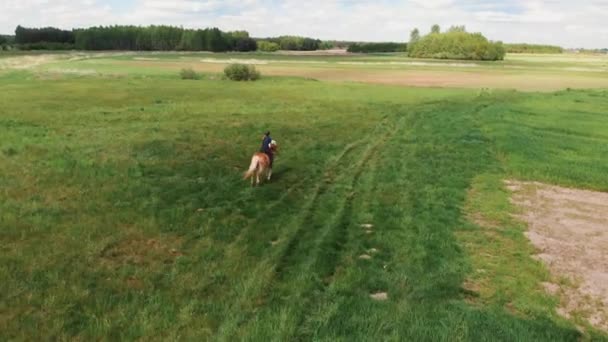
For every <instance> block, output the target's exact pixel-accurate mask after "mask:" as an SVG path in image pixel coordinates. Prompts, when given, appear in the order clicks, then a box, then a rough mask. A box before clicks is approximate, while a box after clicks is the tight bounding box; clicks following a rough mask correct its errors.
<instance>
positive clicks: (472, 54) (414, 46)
mask: <svg viewBox="0 0 608 342" xmlns="http://www.w3.org/2000/svg"><path fill="white" fill-rule="evenodd" d="M505 53H506V51H505V48H504V46H503V44H502V42H491V41H489V40H488V39H487V38H486V37H484V36H483V35H482V34H481V33H469V32H467V31H466V29H465V27H464V26H452V27H451V28H450V29H449V30H448V31H446V32H443V33H442V32H441V29H440V27H439V25H433V27H432V28H431V32H430V33H429V34H427V35H425V36H421V35H420V31H419V30H418V29H414V30H412V32H411V33H410V43H409V45H408V55H409V56H410V57H416V58H438V59H464V60H489V61H496V60H503V59H504V57H505Z"/></svg>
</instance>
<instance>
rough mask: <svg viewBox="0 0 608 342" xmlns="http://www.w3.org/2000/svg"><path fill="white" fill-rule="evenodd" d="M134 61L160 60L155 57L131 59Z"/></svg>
mask: <svg viewBox="0 0 608 342" xmlns="http://www.w3.org/2000/svg"><path fill="white" fill-rule="evenodd" d="M133 60H135V61H158V60H160V58H157V57H133Z"/></svg>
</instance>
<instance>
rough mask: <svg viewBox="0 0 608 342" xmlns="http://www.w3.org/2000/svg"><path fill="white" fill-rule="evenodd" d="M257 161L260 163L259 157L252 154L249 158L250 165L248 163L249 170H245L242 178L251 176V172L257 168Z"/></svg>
mask: <svg viewBox="0 0 608 342" xmlns="http://www.w3.org/2000/svg"><path fill="white" fill-rule="evenodd" d="M259 163H260V158H259V157H258V156H256V155H254V156H253V158H251V165H249V170H247V172H245V175H244V176H243V179H247V178H249V177H251V176H253V173H254V172H255V170H256V169H257V168H258V164H259Z"/></svg>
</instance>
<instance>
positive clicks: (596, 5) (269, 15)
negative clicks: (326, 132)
mask: <svg viewBox="0 0 608 342" xmlns="http://www.w3.org/2000/svg"><path fill="white" fill-rule="evenodd" d="M0 18H1V20H0V33H11V32H13V31H14V28H15V26H16V25H18V24H21V25H23V26H56V27H61V28H72V27H86V26H92V25H111V24H135V25H147V24H169V25H178V26H184V27H208V26H217V27H219V28H221V29H223V30H236V29H244V30H247V31H249V32H250V33H251V34H252V35H254V36H274V35H280V34H297V35H305V36H312V37H318V38H321V39H345V40H368V41H382V40H393V41H406V40H407V39H408V35H409V31H410V30H412V29H413V28H414V27H417V28H419V29H420V30H421V31H422V32H426V31H428V30H429V29H430V26H431V25H433V24H435V23H437V24H439V25H440V26H441V27H444V28H447V27H449V26H450V25H466V27H467V29H468V30H469V31H478V32H483V33H484V34H485V35H486V36H487V37H488V38H490V39H492V40H502V41H505V42H530V43H546V44H557V45H562V46H565V47H587V48H598V47H608V24H607V22H608V20H607V19H606V18H608V0H578V1H572V0H545V1H540V0H504V1H499V0H486V1H482V0H406V1H396V0H377V1H363V0H325V1H322V0H308V1H304V0H284V1H279V0H240V1H239V0H0Z"/></svg>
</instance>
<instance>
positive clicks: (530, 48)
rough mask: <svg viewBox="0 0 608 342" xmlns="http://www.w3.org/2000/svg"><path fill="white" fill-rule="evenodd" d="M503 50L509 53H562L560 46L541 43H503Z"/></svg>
mask: <svg viewBox="0 0 608 342" xmlns="http://www.w3.org/2000/svg"><path fill="white" fill-rule="evenodd" d="M505 50H507V52H509V53H563V52H564V49H563V48H562V47H560V46H554V45H541V44H524V43H522V44H505Z"/></svg>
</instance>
